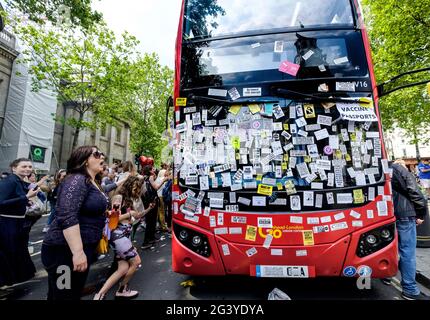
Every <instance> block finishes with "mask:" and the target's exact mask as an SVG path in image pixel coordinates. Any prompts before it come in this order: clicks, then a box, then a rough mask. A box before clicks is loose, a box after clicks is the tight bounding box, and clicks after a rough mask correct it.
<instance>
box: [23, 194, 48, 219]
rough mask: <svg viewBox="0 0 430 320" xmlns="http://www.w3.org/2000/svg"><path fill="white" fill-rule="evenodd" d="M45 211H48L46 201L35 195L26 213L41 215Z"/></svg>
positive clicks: (34, 215)
mask: <svg viewBox="0 0 430 320" xmlns="http://www.w3.org/2000/svg"><path fill="white" fill-rule="evenodd" d="M45 213H47V210H46V205H45V203H43V202H42V200H40V199H39V197H37V196H35V197H34V198H32V199H31V200H30V206H28V207H27V210H26V212H25V215H26V216H28V217H41V216H42V215H44V214H45Z"/></svg>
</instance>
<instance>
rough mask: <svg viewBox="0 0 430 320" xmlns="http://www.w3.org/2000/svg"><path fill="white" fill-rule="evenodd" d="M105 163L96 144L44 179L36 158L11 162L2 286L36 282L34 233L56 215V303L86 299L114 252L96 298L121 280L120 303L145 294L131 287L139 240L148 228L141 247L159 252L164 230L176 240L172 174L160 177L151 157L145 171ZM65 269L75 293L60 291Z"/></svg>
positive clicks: (0, 196)
mask: <svg viewBox="0 0 430 320" xmlns="http://www.w3.org/2000/svg"><path fill="white" fill-rule="evenodd" d="M104 160H105V156H104V154H103V153H102V152H101V151H100V150H99V149H98V148H97V147H96V146H82V147H79V148H77V149H76V150H74V151H73V152H72V154H71V156H70V158H69V160H68V161H67V168H66V169H62V170H58V172H57V173H56V174H55V175H54V176H53V177H49V176H44V177H42V178H41V179H40V180H39V181H38V180H37V178H36V174H35V172H34V170H33V164H32V162H31V161H30V160H29V159H25V158H20V159H17V160H15V161H14V162H12V163H11V166H10V167H11V173H10V174H5V175H2V180H1V181H0V287H2V286H11V285H13V284H16V283H21V282H25V281H27V280H29V279H31V278H32V277H34V275H35V272H36V269H35V266H34V264H33V262H32V260H31V257H30V254H29V251H28V243H29V235H30V230H31V227H32V226H33V225H34V224H35V223H36V222H37V221H38V220H39V219H40V218H41V216H42V215H43V214H48V213H49V217H48V220H47V224H46V226H45V227H44V228H43V232H44V233H45V237H44V240H43V243H42V250H41V258H42V263H43V265H44V267H45V269H46V271H47V273H48V295H47V298H48V300H79V299H80V297H81V294H82V290H83V288H84V286H85V282H86V279H87V276H88V272H89V269H90V266H91V264H92V263H94V262H95V261H96V260H97V258H99V257H100V256H101V255H103V253H105V252H106V249H107V250H109V248H110V250H112V251H113V252H114V261H113V263H112V268H113V269H114V270H112V272H111V275H110V276H109V278H108V279H107V280H106V283H105V284H104V285H103V286H102V288H101V289H100V291H99V292H98V293H97V294H96V295H95V297H94V299H95V300H102V299H104V298H105V296H106V294H107V292H108V291H109V290H110V289H111V288H112V287H113V286H114V285H115V284H116V283H118V282H119V288H118V290H117V291H116V294H115V297H116V298H124V299H130V298H134V297H136V296H137V295H138V292H137V291H135V290H131V289H130V287H129V282H130V280H131V278H132V277H133V275H134V274H135V272H136V270H137V269H138V268H139V266H140V265H141V259H140V257H139V253H138V251H137V248H136V247H135V241H133V240H134V239H135V235H136V233H137V232H138V231H139V230H143V231H144V241H143V243H141V249H143V250H146V249H154V244H155V243H156V242H157V241H159V238H157V225H158V229H159V232H158V234H160V233H166V236H168V237H171V221H172V211H171V179H172V173H171V169H170V167H169V165H167V164H162V166H161V169H160V170H159V171H158V170H157V169H156V168H155V166H154V161H153V159H151V158H148V161H147V163H145V165H144V166H143V167H142V168H141V170H138V169H137V168H136V166H135V165H134V164H133V162H131V161H125V162H123V163H119V164H114V165H113V166H111V167H108V166H107V165H106V164H105V162H104ZM48 204H49V205H48ZM103 241H105V242H106V243H105V248H104V249H103V246H102V243H103ZM65 267H66V268H69V270H70V275H71V279H70V284H71V285H70V288H63V287H59V286H58V280H59V277H60V276H61V275H62V273H61V272H59V270H60V269H61V270H63V268H65Z"/></svg>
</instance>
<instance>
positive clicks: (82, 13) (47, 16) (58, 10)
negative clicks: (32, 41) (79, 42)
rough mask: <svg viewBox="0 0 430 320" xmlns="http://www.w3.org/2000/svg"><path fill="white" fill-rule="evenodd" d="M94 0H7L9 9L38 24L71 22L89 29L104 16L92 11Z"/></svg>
mask: <svg viewBox="0 0 430 320" xmlns="http://www.w3.org/2000/svg"><path fill="white" fill-rule="evenodd" d="M91 2H92V0H5V3H6V5H7V7H9V8H10V9H12V10H17V11H19V12H21V13H22V14H25V15H27V16H28V18H29V19H30V20H32V21H34V22H36V23H38V24H43V23H44V22H45V21H50V22H51V23H53V24H58V23H62V22H65V21H64V20H69V19H70V22H71V24H73V25H74V26H80V27H82V28H84V29H88V28H90V27H91V26H93V25H94V24H96V23H99V22H101V21H102V14H101V13H99V12H97V11H93V10H92V9H91Z"/></svg>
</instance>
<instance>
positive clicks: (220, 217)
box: [218, 212, 224, 226]
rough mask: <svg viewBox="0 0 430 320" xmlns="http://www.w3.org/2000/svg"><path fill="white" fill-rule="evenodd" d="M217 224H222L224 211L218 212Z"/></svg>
mask: <svg viewBox="0 0 430 320" xmlns="http://www.w3.org/2000/svg"><path fill="white" fill-rule="evenodd" d="M218 225H219V226H223V225H224V213H222V212H219V213H218Z"/></svg>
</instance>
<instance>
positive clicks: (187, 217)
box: [184, 215, 199, 223]
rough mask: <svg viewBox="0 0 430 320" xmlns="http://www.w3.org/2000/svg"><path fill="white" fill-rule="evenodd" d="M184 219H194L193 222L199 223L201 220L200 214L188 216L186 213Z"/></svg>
mask: <svg viewBox="0 0 430 320" xmlns="http://www.w3.org/2000/svg"><path fill="white" fill-rule="evenodd" d="M184 219H185V220H190V221H193V222H195V223H198V222H199V216H192V217H191V216H187V215H184Z"/></svg>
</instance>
